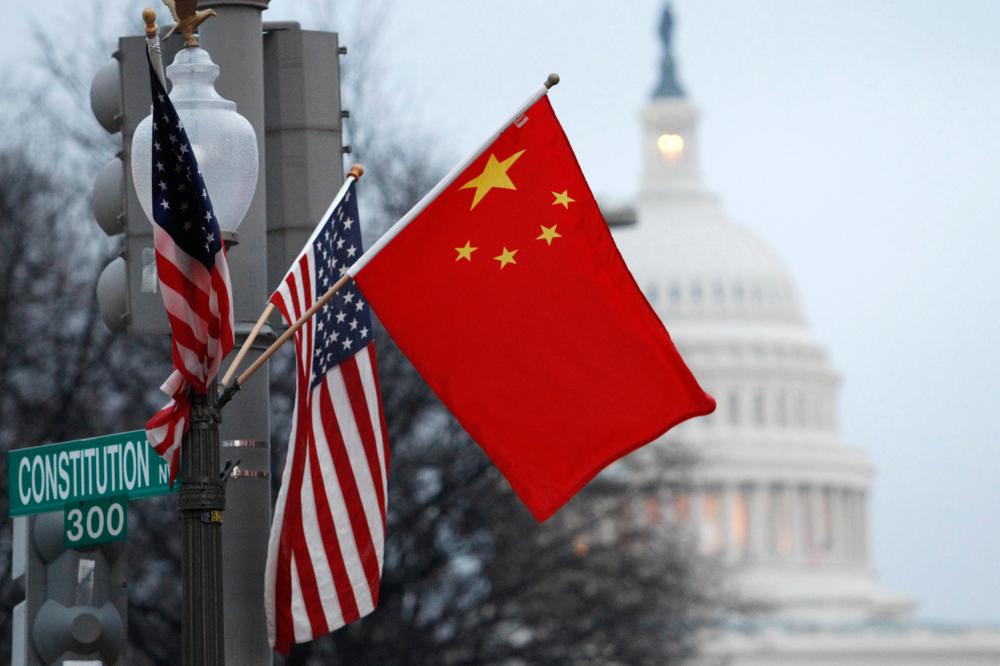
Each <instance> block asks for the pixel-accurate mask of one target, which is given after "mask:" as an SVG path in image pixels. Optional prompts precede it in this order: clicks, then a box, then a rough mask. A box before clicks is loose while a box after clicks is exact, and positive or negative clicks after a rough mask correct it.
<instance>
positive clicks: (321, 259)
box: [265, 177, 389, 653]
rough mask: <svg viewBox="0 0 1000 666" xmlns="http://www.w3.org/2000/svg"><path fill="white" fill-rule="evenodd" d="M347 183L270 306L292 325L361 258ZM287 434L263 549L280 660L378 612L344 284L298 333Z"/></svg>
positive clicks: (371, 369)
mask: <svg viewBox="0 0 1000 666" xmlns="http://www.w3.org/2000/svg"><path fill="white" fill-rule="evenodd" d="M359 227H360V225H359V222H358V202H357V197H356V195H355V179H354V178H353V177H349V178H348V180H347V183H345V185H344V187H343V188H342V189H341V191H340V193H339V194H338V195H337V198H335V199H334V201H333V203H332V204H331V205H330V208H329V209H328V210H327V212H326V215H325V216H324V219H323V222H322V223H321V224H320V225H319V226H318V227H317V228H316V230H315V231H314V232H313V235H312V237H311V238H310V239H309V241H308V242H307V243H306V246H305V248H303V250H302V253H301V254H300V255H299V256H298V258H297V259H296V260H295V262H294V263H293V264H292V267H291V269H289V271H288V273H287V275H286V276H285V278H284V280H283V281H282V283H281V285H280V286H279V287H278V289H277V290H276V291H275V292H274V294H273V295H272V296H271V303H273V304H274V305H275V306H276V307H277V308H278V309H279V310H280V311H281V313H282V315H283V316H284V318H285V320H286V321H287V322H288V323H289V324H291V323H293V322H295V321H296V320H297V319H298V318H299V316H300V315H301V314H302V313H303V312H305V311H306V310H307V309H309V307H310V306H311V305H312V304H313V303H315V302H316V300H317V299H318V298H319V297H320V296H322V295H323V294H324V293H326V292H327V291H328V290H329V288H330V287H331V286H332V285H333V283H334V282H336V281H337V280H338V279H339V278H340V277H341V276H342V275H343V274H344V273H345V271H346V270H347V267H348V266H349V265H350V264H352V263H353V262H354V260H355V259H357V258H358V257H359V256H361V253H362V250H361V229H360V228H359ZM295 352H296V368H297V372H296V395H295V410H294V413H293V419H292V431H291V434H290V436H289V441H288V453H287V456H286V458H285V469H284V472H283V474H282V479H281V491H280V493H279V494H278V501H277V504H276V505H275V510H274V521H273V523H272V525H271V540H270V543H269V545H268V555H267V574H266V582H265V604H266V607H267V618H268V636H269V638H270V641H271V645H273V646H275V648H276V649H277V650H278V651H280V652H283V653H287V652H288V651H289V650H290V649H291V646H292V644H293V643H301V642H304V641H308V640H312V639H314V638H316V637H318V636H322V635H324V634H327V633H329V632H331V631H333V630H335V629H337V628H339V627H341V626H343V625H345V624H347V623H349V622H353V621H354V620H356V619H358V618H360V617H362V616H364V615H367V614H368V613H370V612H371V611H372V610H374V608H375V605H376V604H377V603H378V590H379V580H380V579H381V575H382V554H383V548H384V544H385V512H386V477H387V474H388V467H389V441H388V436H387V434H386V427H385V419H384V417H383V414H382V404H381V400H380V398H379V388H378V374H377V371H376V363H375V345H374V344H373V343H372V320H371V313H370V311H369V307H368V304H367V303H366V302H365V300H364V299H363V298H361V294H360V293H359V292H358V290H357V289H356V288H355V287H354V286H353V284H350V285H348V286H346V287H345V288H343V289H342V290H341V291H340V292H338V293H337V294H336V295H335V296H334V297H333V298H332V299H331V300H329V301H328V302H327V303H326V305H324V306H323V308H322V309H321V310H319V311H318V312H317V313H316V314H315V315H314V316H313V317H312V318H311V319H309V321H308V322H307V323H306V324H305V325H303V326H302V328H300V329H299V330H298V332H297V333H296V334H295Z"/></svg>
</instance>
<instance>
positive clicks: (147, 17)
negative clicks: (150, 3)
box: [142, 7, 157, 39]
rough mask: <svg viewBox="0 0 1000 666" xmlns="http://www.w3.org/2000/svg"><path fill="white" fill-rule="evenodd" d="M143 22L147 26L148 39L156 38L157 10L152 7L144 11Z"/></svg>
mask: <svg viewBox="0 0 1000 666" xmlns="http://www.w3.org/2000/svg"><path fill="white" fill-rule="evenodd" d="M142 20H143V22H145V24H146V39H152V38H153V37H156V30H157V28H156V10H155V9H153V8H152V7H146V8H145V9H143V10H142Z"/></svg>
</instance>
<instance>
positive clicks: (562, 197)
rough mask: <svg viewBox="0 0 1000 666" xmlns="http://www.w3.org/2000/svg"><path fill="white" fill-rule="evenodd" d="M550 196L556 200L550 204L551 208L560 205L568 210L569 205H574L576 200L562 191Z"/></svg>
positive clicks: (566, 191) (567, 192) (567, 191)
mask: <svg viewBox="0 0 1000 666" xmlns="http://www.w3.org/2000/svg"><path fill="white" fill-rule="evenodd" d="M552 196H554V197H555V198H556V200H555V201H553V202H552V205H553V206H559V205H561V206H562V207H563V208H567V209H568V208H569V205H570V204H571V203H574V202H575V201H576V199H574V198H573V197H571V196H570V195H569V190H563V191H562V192H553V193H552Z"/></svg>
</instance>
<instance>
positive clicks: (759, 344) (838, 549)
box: [608, 7, 1000, 666]
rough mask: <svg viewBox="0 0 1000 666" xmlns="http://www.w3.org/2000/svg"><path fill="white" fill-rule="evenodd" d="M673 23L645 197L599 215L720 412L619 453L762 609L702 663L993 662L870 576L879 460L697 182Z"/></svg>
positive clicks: (829, 371) (756, 244) (776, 270)
mask: <svg viewBox="0 0 1000 666" xmlns="http://www.w3.org/2000/svg"><path fill="white" fill-rule="evenodd" d="M672 30H673V17H672V14H671V11H670V9H669V7H668V8H667V9H666V10H665V11H664V14H663V20H662V23H661V26H660V37H661V40H662V42H663V57H662V62H661V64H660V75H659V82H658V85H657V87H656V89H655V92H654V94H653V98H652V100H651V101H650V102H649V103H648V104H647V106H646V107H645V109H644V110H643V112H642V128H643V135H642V146H643V149H642V160H643V169H642V180H641V183H640V188H639V194H638V197H637V200H636V204H635V208H634V210H633V211H631V213H626V214H624V215H622V214H621V212H620V211H619V212H618V213H615V212H614V211H611V212H609V215H608V219H609V222H611V223H612V225H613V227H614V235H615V240H616V242H617V243H618V247H619V248H620V250H621V252H622V255H623V256H624V258H625V261H626V262H627V264H628V266H629V268H630V269H631V271H632V274H633V275H634V276H635V279H636V281H637V282H638V284H639V286H640V287H641V288H642V289H643V291H644V292H645V294H646V296H647V298H648V300H649V301H650V303H651V304H652V305H653V307H654V309H655V310H656V312H657V313H658V314H659V316H660V317H661V318H662V319H663V321H664V322H665V323H666V325H667V328H668V330H669V331H670V335H671V337H672V338H673V340H674V342H675V343H676V344H677V346H678V348H679V349H680V351H681V353H682V355H683V356H684V358H685V360H686V361H687V362H688V364H689V365H690V367H691V369H692V371H693V372H694V374H695V376H696V377H697V378H698V380H699V382H700V383H701V384H702V386H703V387H704V388H705V389H706V390H707V391H708V392H709V393H711V394H712V395H713V396H714V397H715V399H716V401H717V402H718V408H717V410H716V412H715V413H714V414H712V415H710V416H708V417H704V418H700V419H695V420H693V421H690V422H688V423H685V424H684V425H682V426H680V427H678V428H676V429H674V430H673V431H671V432H670V433H669V434H668V435H667V436H666V437H665V442H662V443H658V444H655V445H653V446H649V447H645V448H644V449H640V450H639V451H638V452H636V453H635V454H633V455H631V456H629V457H628V458H627V459H626V461H625V462H626V463H627V466H628V469H629V470H630V472H629V473H630V474H633V475H637V476H638V477H641V476H643V475H659V476H660V477H661V478H662V477H663V476H666V477H667V478H668V479H670V480H671V481H672V483H671V487H672V491H671V492H669V493H667V494H666V495H663V496H661V497H659V498H658V505H657V508H656V515H657V516H662V519H663V520H665V521H672V522H673V523H675V524H679V525H681V526H684V527H685V528H686V529H687V530H688V532H689V533H690V534H691V535H693V537H694V538H695V539H696V541H697V544H698V548H699V550H700V551H701V552H702V553H703V554H705V555H706V556H710V557H714V558H717V559H718V560H719V561H720V562H721V563H722V564H723V565H724V566H725V567H726V569H727V570H729V571H730V572H731V583H732V585H733V586H734V587H735V590H736V591H737V592H738V593H739V595H740V597H741V598H742V599H743V600H744V601H746V602H750V603H751V604H752V605H753V607H755V608H758V609H760V610H759V612H757V613H756V614H755V615H754V616H753V617H752V618H751V619H749V620H747V619H741V620H738V621H735V620H734V623H733V624H732V625H731V626H727V627H726V628H724V629H721V630H719V632H718V633H717V635H714V636H712V638H711V640H708V641H706V644H705V647H704V657H703V659H704V660H705V662H704V663H706V664H713V663H726V664H732V665H733V666H739V665H743V664H748V665H749V664H754V665H758V664H760V665H763V664H789V665H790V664H803V665H805V664H810V665H811V664H824V665H826V664H851V665H852V666H858V665H864V664H879V665H880V666H882V665H895V664H899V665H903V664H906V665H907V666H909V665H911V664H936V665H950V664H973V663H974V664H1000V633H998V632H997V631H994V630H990V629H979V628H973V627H962V626H959V627H956V626H954V625H949V626H944V625H940V624H935V623H931V622H918V621H916V620H913V619H912V617H911V616H912V613H913V612H914V610H915V607H916V606H915V604H914V603H913V602H912V601H910V600H909V599H908V598H906V597H904V596H901V595H899V594H896V593H894V592H891V591H889V590H886V589H885V588H883V587H882V586H881V585H880V584H879V582H878V580H877V578H876V574H875V571H874V569H873V567H872V561H871V548H870V521H869V512H870V496H871V485H872V481H873V469H872V466H871V463H870V461H869V459H868V456H867V455H866V454H865V453H864V452H863V451H861V450H860V449H857V448H854V447H852V446H850V445H849V444H847V443H845V442H844V441H843V439H842V438H841V435H840V428H839V424H838V394H839V389H840V376H839V375H838V373H837V371H836V369H835V368H834V367H833V365H832V364H831V362H830V358H829V355H828V353H827V351H826V350H825V349H824V348H823V347H822V346H820V345H819V344H818V343H817V342H816V340H815V339H814V338H813V336H812V333H811V331H810V330H809V326H808V323H807V320H806V317H805V313H804V310H803V306H802V296H801V295H800V293H799V291H798V289H797V287H796V285H795V281H794V279H793V278H792V276H791V275H790V274H789V272H788V270H787V269H786V267H785V266H784V265H783V263H782V262H781V259H780V258H779V257H778V256H777V255H776V254H775V252H774V251H773V250H772V249H771V248H770V247H769V246H768V245H767V243H765V242H764V241H763V240H762V239H761V238H760V237H759V236H757V235H756V234H755V233H753V231H751V230H750V229H749V228H747V227H745V226H742V225H740V224H737V223H736V222H734V221H732V220H731V219H730V218H729V216H728V215H727V214H726V212H725V210H724V209H723V207H722V205H721V204H720V201H719V199H718V198H717V197H716V196H714V195H713V194H712V193H710V192H708V191H707V190H706V189H705V187H704V185H703V183H702V177H701V172H700V169H699V164H698V120H699V113H698V110H697V108H696V107H695V106H693V105H692V103H691V102H690V101H689V100H688V98H687V96H686V94H685V92H684V90H683V88H682V86H681V84H680V81H679V79H678V77H677V74H676V68H675V63H674V59H673V53H672ZM772 194H773V195H774V196H779V195H780V191H775V192H773V193H772ZM765 195H766V194H765ZM616 222H618V223H621V222H630V223H626V224H616ZM669 448H673V449H678V448H679V449H682V450H687V451H690V452H691V453H692V454H693V455H694V456H695V457H696V459H695V462H694V464H693V465H692V467H691V468H690V469H687V470H685V471H684V472H677V471H676V470H674V469H672V468H671V467H670V466H668V465H666V464H661V463H658V457H659V456H660V455H661V454H662V453H663V451H664V450H667V449H669Z"/></svg>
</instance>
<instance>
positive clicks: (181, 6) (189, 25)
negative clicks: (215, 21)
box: [163, 0, 216, 46]
mask: <svg viewBox="0 0 1000 666" xmlns="http://www.w3.org/2000/svg"><path fill="white" fill-rule="evenodd" d="M163 4H165V5H166V6H167V7H168V8H169V9H170V13H171V14H172V15H173V17H174V21H175V23H174V27H172V28H170V30H169V31H167V34H166V35H164V36H163V38H164V39H166V38H167V37H170V35H172V34H174V33H175V32H180V33H181V34H182V35H184V46H198V38H197V37H195V36H194V32H195V30H197V29H198V26H199V25H201V24H202V23H204V22H205V20H206V19H208V17H209V16H215V15H216V14H215V10H214V9H203V10H202V11H200V12H199V11H198V0H163Z"/></svg>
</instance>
